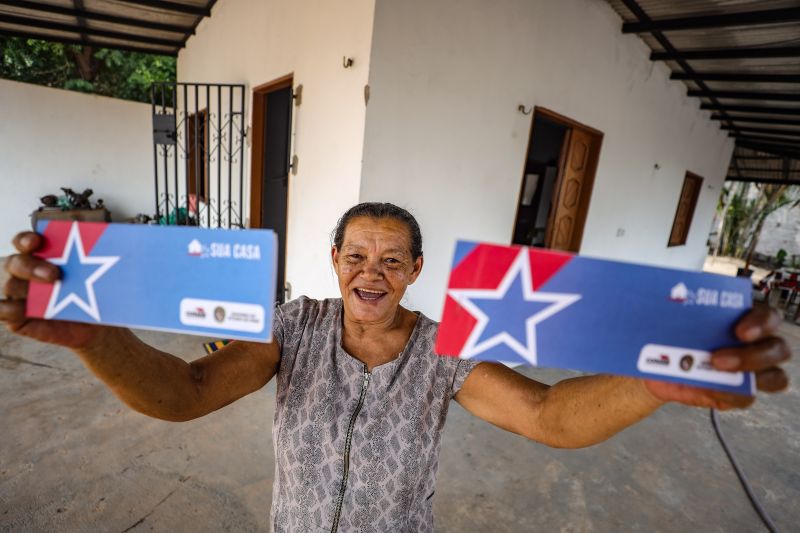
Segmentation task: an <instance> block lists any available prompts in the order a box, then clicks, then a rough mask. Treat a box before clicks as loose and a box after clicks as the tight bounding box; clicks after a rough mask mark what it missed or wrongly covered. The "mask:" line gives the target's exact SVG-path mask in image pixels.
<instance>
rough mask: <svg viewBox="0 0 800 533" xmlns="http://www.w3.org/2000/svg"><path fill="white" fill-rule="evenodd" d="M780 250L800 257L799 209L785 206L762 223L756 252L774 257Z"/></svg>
mask: <svg viewBox="0 0 800 533" xmlns="http://www.w3.org/2000/svg"><path fill="white" fill-rule="evenodd" d="M780 249H784V250H786V253H787V254H789V256H792V255H800V207H792V206H791V205H787V206H785V207H782V208H780V209H778V210H776V211H775V212H773V213H771V214H770V215H769V216H768V217H767V219H766V220H765V221H764V228H763V229H762V230H761V237H760V238H759V239H758V244H756V252H758V253H762V254H766V255H771V256H775V255H777V253H778V250H780Z"/></svg>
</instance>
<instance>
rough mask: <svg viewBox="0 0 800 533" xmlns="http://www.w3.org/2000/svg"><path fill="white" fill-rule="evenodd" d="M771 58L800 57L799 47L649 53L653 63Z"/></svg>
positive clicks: (709, 49)
mask: <svg viewBox="0 0 800 533" xmlns="http://www.w3.org/2000/svg"><path fill="white" fill-rule="evenodd" d="M772 57H800V46H776V47H763V48H708V49H702V50H680V51H678V50H675V51H674V52H671V51H669V50H667V51H663V52H655V51H654V52H651V53H650V59H651V60H653V61H677V60H679V59H683V60H694V59H751V58H772Z"/></svg>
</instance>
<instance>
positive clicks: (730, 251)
mask: <svg viewBox="0 0 800 533" xmlns="http://www.w3.org/2000/svg"><path fill="white" fill-rule="evenodd" d="M724 194H725V195H726V198H725V201H724V202H723V204H724V205H725V206H726V207H723V210H724V213H723V214H724V216H725V219H724V222H723V228H724V230H723V231H722V233H721V235H720V239H721V241H720V243H719V248H720V250H721V252H722V253H723V254H724V255H729V256H732V257H739V258H741V259H744V260H745V263H746V264H745V268H747V267H749V265H750V262H751V261H752V258H753V253H754V252H755V249H756V246H757V245H758V239H759V237H760V236H761V230H762V229H763V227H764V222H765V221H766V220H767V217H769V215H771V214H772V213H774V212H775V211H777V210H778V209H781V208H783V207H788V208H789V209H792V208H794V207H797V206H798V205H800V191H798V188H797V187H792V186H789V185H774V184H762V183H755V184H753V183H734V184H732V185H730V186H728V187H726V189H725V191H724ZM727 195H732V197H731V196H727Z"/></svg>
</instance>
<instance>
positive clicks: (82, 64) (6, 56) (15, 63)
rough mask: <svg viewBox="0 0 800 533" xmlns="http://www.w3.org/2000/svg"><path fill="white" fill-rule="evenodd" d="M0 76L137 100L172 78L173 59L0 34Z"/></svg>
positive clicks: (173, 70) (174, 66) (146, 97)
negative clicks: (154, 83)
mask: <svg viewBox="0 0 800 533" xmlns="http://www.w3.org/2000/svg"><path fill="white" fill-rule="evenodd" d="M0 58H2V61H0V78H6V79H10V80H16V81H23V82H27V83H35V84H38V85H46V86H47V87H56V88H60V89H69V90H73V91H81V92H87V93H94V94H101V95H104V96H113V97H115V98H124V99H126V100H136V101H138V102H149V101H150V85H151V84H152V83H153V82H156V81H163V82H173V81H175V78H176V61H175V58H174V57H169V56H161V55H155V54H142V53H137V52H124V51H120V50H112V49H108V48H94V47H91V46H77V45H69V44H61V43H51V42H47V41H40V40H38V39H23V38H19V37H2V36H0Z"/></svg>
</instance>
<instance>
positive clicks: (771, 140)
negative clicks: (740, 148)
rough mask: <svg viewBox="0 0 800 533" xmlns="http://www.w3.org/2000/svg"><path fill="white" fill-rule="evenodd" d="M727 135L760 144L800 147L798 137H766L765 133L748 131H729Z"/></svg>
mask: <svg viewBox="0 0 800 533" xmlns="http://www.w3.org/2000/svg"><path fill="white" fill-rule="evenodd" d="M728 137H735V138H737V139H741V140H743V141H756V142H759V143H761V144H770V145H782V146H784V147H785V148H798V149H800V139H783V138H779V137H768V136H766V135H751V134H749V133H737V132H735V131H731V132H729V133H728Z"/></svg>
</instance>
